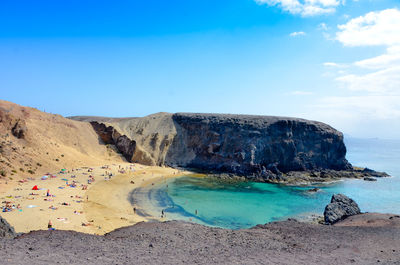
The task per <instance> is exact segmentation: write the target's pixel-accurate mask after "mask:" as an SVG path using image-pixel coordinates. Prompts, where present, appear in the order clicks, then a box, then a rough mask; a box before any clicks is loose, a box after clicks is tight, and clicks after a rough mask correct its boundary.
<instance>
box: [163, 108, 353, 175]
mask: <svg viewBox="0 0 400 265" xmlns="http://www.w3.org/2000/svg"><path fill="white" fill-rule="evenodd" d="M172 119H173V121H174V123H175V124H176V128H177V136H176V137H175V139H174V142H173V144H172V147H171V148H170V150H169V153H168V154H167V158H166V163H167V164H170V165H178V166H183V167H191V168H199V169H205V170H215V171H221V172H231V173H235V174H242V175H251V174H257V175H259V176H263V175H265V176H267V175H268V174H273V175H279V174H280V173H282V172H283V173H287V172H289V171H304V170H313V169H334V170H344V169H349V168H351V165H350V164H349V163H348V161H347V160H346V159H345V155H346V147H345V145H344V143H343V135H342V133H340V132H338V131H337V130H335V129H333V128H332V127H330V126H328V125H326V124H323V123H320V122H314V121H307V120H303V119H295V118H280V117H270V116H249V115H228V114H187V113H184V114H183V113H177V114H174V115H173V116H172ZM182 150H184V152H185V154H186V155H185V156H182V155H181V153H182ZM269 172H270V173H269Z"/></svg>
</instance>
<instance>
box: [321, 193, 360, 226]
mask: <svg viewBox="0 0 400 265" xmlns="http://www.w3.org/2000/svg"><path fill="white" fill-rule="evenodd" d="M360 213H361V211H360V208H359V207H358V205H357V203H356V202H355V201H354V200H352V199H350V198H349V197H347V196H345V195H343V194H334V195H333V196H332V199H331V203H329V204H328V205H327V206H326V207H325V211H324V220H325V223H326V224H330V225H332V224H335V223H337V222H338V221H341V220H343V219H345V218H347V217H349V216H352V215H356V214H360Z"/></svg>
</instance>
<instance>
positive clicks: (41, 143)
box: [0, 100, 123, 179]
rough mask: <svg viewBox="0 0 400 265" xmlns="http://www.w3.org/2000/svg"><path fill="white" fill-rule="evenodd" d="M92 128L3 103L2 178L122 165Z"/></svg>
mask: <svg viewBox="0 0 400 265" xmlns="http://www.w3.org/2000/svg"><path fill="white" fill-rule="evenodd" d="M112 148H113V147H110V146H106V145H104V144H102V143H101V142H100V141H99V138H98V136H97V134H96V133H95V132H94V130H93V128H92V126H91V125H90V124H89V123H86V122H79V121H73V120H70V119H66V118H64V117H62V116H60V115H53V114H49V113H44V112H41V111H39V110H37V109H34V108H29V107H22V106H20V105H17V104H14V103H11V102H7V101H3V100H0V176H1V177H2V178H3V179H4V178H5V179H10V178H17V179H18V178H19V177H24V178H25V177H29V176H30V175H33V174H36V173H37V174H39V173H43V172H47V171H54V170H59V169H61V168H65V167H66V168H71V167H78V166H91V165H93V166H94V165H101V164H103V163H107V162H108V163H110V162H121V161H123V159H122V158H121V156H120V155H118V154H117V153H116V152H115V151H114V149H112Z"/></svg>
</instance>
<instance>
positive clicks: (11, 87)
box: [0, 0, 400, 138]
mask: <svg viewBox="0 0 400 265" xmlns="http://www.w3.org/2000/svg"><path fill="white" fill-rule="evenodd" d="M399 10H400V3H399V2H398V1H393V0H358V1H354V0H347V1H342V0H307V1H305V0H231V1H215V0H214V1H208V0H202V1H190V0H181V1H177V0H176V1H155V0H154V1H99V0H97V1H73V0H69V1H40V0H38V1H8V0H3V1H1V2H0V25H1V26H0V73H1V77H0V92H1V99H5V100H9V101H13V102H16V103H18V104H22V105H27V106H31V107H36V108H38V109H40V110H45V111H47V112H52V113H58V114H61V115H64V116H69V115H102V116H114V117H120V116H143V115H147V114H151V113H154V112H159V111H166V112H221V113H243V114H260V115H280V116H296V117H303V118H308V119H316V120H320V121H323V122H326V123H329V124H331V125H332V126H334V127H336V128H337V129H339V130H341V131H343V132H344V133H346V134H349V135H353V136H357V137H381V138H400V134H399V133H398V132H399V131H400V103H399V102H400V48H399V47H400V11H399Z"/></svg>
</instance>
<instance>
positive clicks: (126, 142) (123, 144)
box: [90, 121, 136, 161]
mask: <svg viewBox="0 0 400 265" xmlns="http://www.w3.org/2000/svg"><path fill="white" fill-rule="evenodd" d="M90 124H91V125H92V127H93V129H94V130H95V131H96V133H97V134H98V135H99V137H100V139H101V140H102V141H103V142H104V143H105V144H114V145H115V146H116V147H117V149H118V151H119V152H121V154H122V155H123V156H124V157H125V158H126V159H127V160H128V161H131V160H132V156H133V154H134V152H135V148H136V142H135V141H133V140H131V139H129V138H128V137H127V136H126V135H121V134H120V133H119V132H118V131H117V130H115V129H114V128H113V127H112V126H106V125H105V124H103V123H98V122H96V121H92V122H90Z"/></svg>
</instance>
